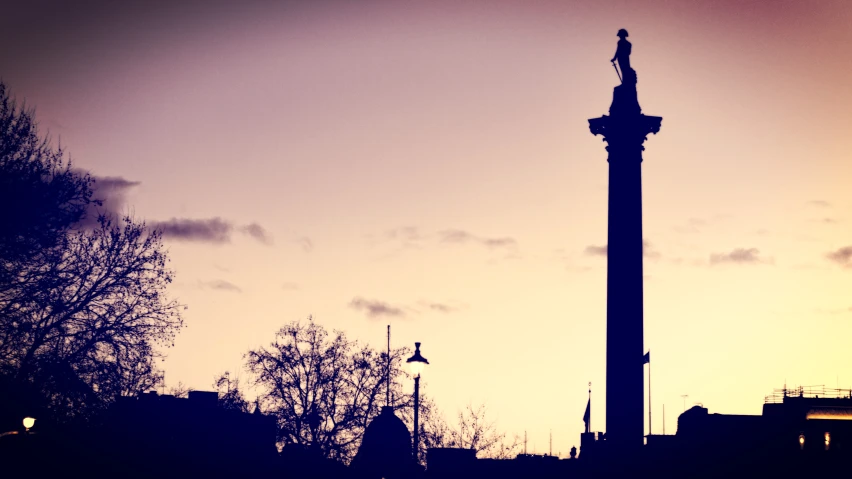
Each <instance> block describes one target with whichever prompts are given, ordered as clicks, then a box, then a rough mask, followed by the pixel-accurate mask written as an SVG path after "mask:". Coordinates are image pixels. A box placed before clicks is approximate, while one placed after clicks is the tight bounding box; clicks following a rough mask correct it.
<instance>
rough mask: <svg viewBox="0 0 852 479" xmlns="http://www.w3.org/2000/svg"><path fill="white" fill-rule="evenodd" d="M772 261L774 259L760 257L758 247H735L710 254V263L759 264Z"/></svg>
mask: <svg viewBox="0 0 852 479" xmlns="http://www.w3.org/2000/svg"><path fill="white" fill-rule="evenodd" d="M768 262H772V259H771V258H769V259H764V258H761V257H760V250H758V249H757V248H735V249H733V250H732V251H731V252H729V253H713V254H711V255H710V264H711V265H715V264H724V263H735V264H758V263H768Z"/></svg>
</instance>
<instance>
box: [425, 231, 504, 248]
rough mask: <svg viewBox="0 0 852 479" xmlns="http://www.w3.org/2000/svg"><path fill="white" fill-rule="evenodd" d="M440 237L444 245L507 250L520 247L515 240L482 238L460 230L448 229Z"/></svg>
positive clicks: (439, 233) (439, 234)
mask: <svg viewBox="0 0 852 479" xmlns="http://www.w3.org/2000/svg"><path fill="white" fill-rule="evenodd" d="M438 237H439V238H440V241H441V242H442V243H455V244H467V243H475V244H480V245H483V246H485V247H487V248H491V249H494V248H507V249H515V248H517V247H518V242H517V241H515V239H514V238H511V237H508V236H503V237H495V238H488V237H481V236H477V235H475V234H473V233H470V232H468V231H465V230H460V229H447V230H443V231H439V232H438Z"/></svg>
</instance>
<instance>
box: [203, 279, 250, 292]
mask: <svg viewBox="0 0 852 479" xmlns="http://www.w3.org/2000/svg"><path fill="white" fill-rule="evenodd" d="M199 285H200V286H201V287H202V288H210V289H216V290H219V291H230V292H233V293H242V292H243V290H242V288H240V287H239V286H237V285H235V284H234V283H231V282H230V281H225V280H222V279H214V280H212V281H199Z"/></svg>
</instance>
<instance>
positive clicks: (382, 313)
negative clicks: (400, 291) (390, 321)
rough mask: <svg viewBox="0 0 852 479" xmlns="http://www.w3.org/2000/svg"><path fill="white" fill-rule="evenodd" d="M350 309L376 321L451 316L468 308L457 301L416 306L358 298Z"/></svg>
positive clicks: (418, 304) (425, 302)
mask: <svg viewBox="0 0 852 479" xmlns="http://www.w3.org/2000/svg"><path fill="white" fill-rule="evenodd" d="M349 307H350V308H352V309H355V310H357V311H361V312H363V313H365V314H366V315H367V317H368V318H371V319H376V318H380V317H398V318H402V317H409V316H411V315H420V314H426V313H430V312H431V313H440V314H451V313H455V312H458V311H461V310H463V309H465V308H467V305H466V304H464V303H459V302H457V301H447V302H442V301H431V300H421V301H418V302H417V303H416V305H403V304H393V305H392V304H390V303H388V302H386V301H379V300H376V299H365V298H363V297H361V296H356V297H355V298H353V299H352V301H350V302H349Z"/></svg>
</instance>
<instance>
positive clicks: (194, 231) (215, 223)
mask: <svg viewBox="0 0 852 479" xmlns="http://www.w3.org/2000/svg"><path fill="white" fill-rule="evenodd" d="M150 225H151V227H152V228H153V229H156V230H159V231H161V232H162V233H163V237H164V238H168V239H172V240H176V241H194V242H199V243H210V244H225V243H230V242H231V239H232V236H233V233H234V232H235V231H236V232H239V233H242V234H244V235H246V236H248V237H250V238H252V239H254V240H256V241H258V242H260V243H262V244H265V245H271V244H272V236H271V235H270V234H269V232H267V231H266V229H265V228H263V227H262V226H261V225H259V224H257V223H249V224H247V225H243V226H235V225H234V223H233V222H231V221H228V220H225V219H222V218H220V217H218V216H217V217H215V218H201V219H199V218H171V219H169V220H166V221H153V222H151V223H150Z"/></svg>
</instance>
